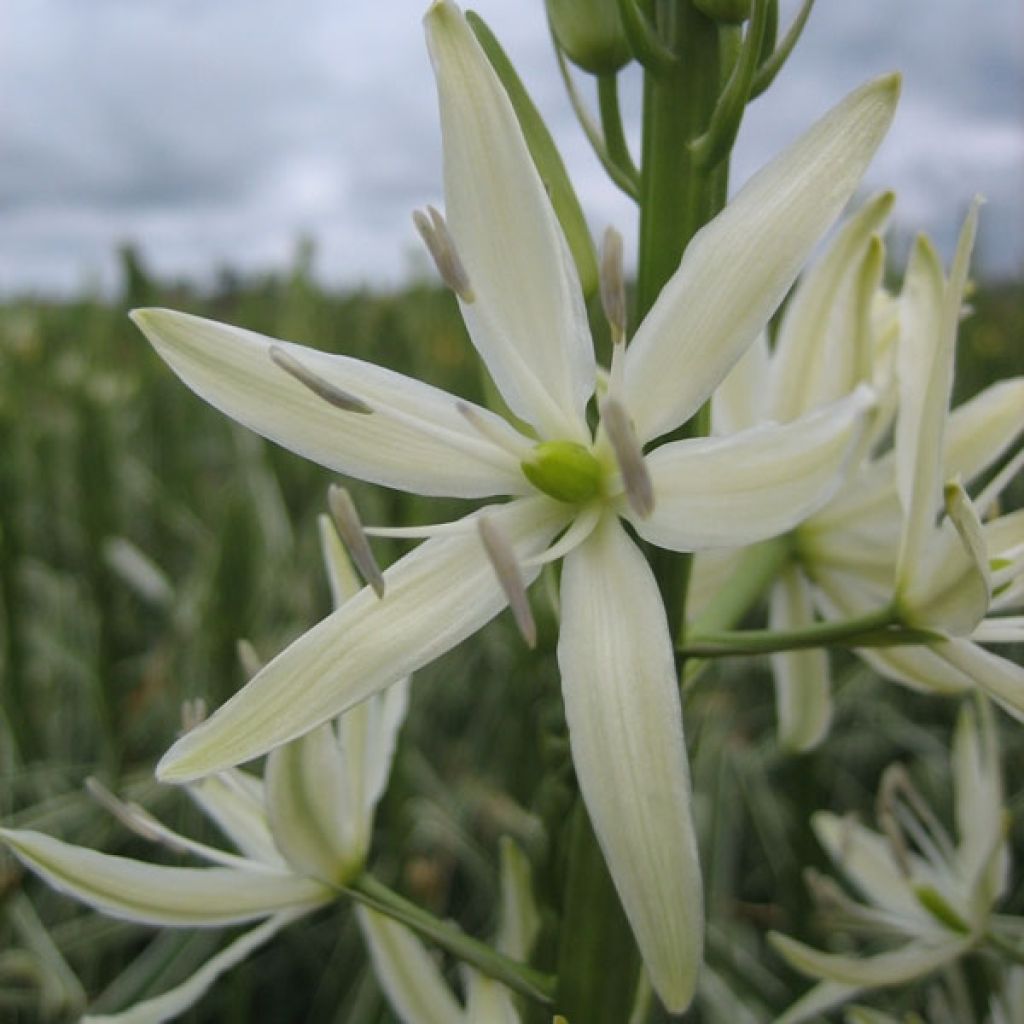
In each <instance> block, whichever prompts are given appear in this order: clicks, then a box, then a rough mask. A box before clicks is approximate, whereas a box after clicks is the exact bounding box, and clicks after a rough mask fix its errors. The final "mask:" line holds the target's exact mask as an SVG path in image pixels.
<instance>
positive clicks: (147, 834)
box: [85, 775, 184, 852]
mask: <svg viewBox="0 0 1024 1024" xmlns="http://www.w3.org/2000/svg"><path fill="white" fill-rule="evenodd" d="M85 788H86V790H88V792H89V796H91V797H92V798H93V800H95V801H96V803H98V804H99V805H100V806H101V807H102V808H103V809H104V810H105V811H106V812H107V813H108V814H110V815H111V816H112V817H113V818H115V819H116V820H117V821H119V822H120V823H121V824H122V825H124V827H125V828H126V829H128V831H129V832H134V833H135V834H136V835H137V836H141V837H142V838H143V839H146V840H148V841H149V842H151V843H166V844H167V845H168V846H172V845H176V844H172V843H171V842H169V841H168V839H167V836H166V834H165V830H164V829H163V828H162V827H161V825H160V823H159V822H158V821H157V820H156V819H155V818H153V817H151V816H150V815H149V813H148V812H147V811H145V810H144V809H143V808H142V807H140V806H139V805H138V804H135V803H128V802H126V801H124V800H121V799H119V798H118V797H116V796H114V794H113V793H111V792H110V790H109V789H107V787H106V786H104V785H103V783H102V782H100V780H99V779H97V778H95V777H94V776H92V775H90V776H89V777H88V778H87V779H86V780H85ZM176 848H177V849H178V851H179V852H182V851H183V850H184V847H182V846H180V845H177V847H176Z"/></svg>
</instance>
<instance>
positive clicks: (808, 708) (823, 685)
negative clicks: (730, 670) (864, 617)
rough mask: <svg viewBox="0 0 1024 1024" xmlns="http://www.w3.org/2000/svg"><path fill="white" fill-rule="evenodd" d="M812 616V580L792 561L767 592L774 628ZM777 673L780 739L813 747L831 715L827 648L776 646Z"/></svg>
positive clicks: (793, 747)
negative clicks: (808, 580)
mask: <svg viewBox="0 0 1024 1024" xmlns="http://www.w3.org/2000/svg"><path fill="white" fill-rule="evenodd" d="M813 622H814V610H813V608H812V606H811V593H810V586H809V584H808V582H807V580H806V578H805V577H804V575H803V574H802V573H801V572H800V571H799V570H797V569H795V568H793V567H792V566H790V567H788V568H787V569H786V570H785V571H784V572H783V573H782V575H781V576H780V577H779V579H778V581H777V582H776V583H775V586H774V587H773V588H772V593H771V610H770V618H769V625H770V627H771V628H772V629H777V630H791V629H803V628H804V627H805V626H809V625H811V624H812V623H813ZM771 663H772V672H773V673H774V675H775V713H776V716H777V718H778V737H779V745H780V746H781V747H783V748H784V749H786V750H790V751H794V752H797V753H800V752H803V751H807V750H811V749H813V748H814V747H816V746H817V745H818V744H819V743H820V742H821V741H822V739H824V737H825V736H826V735H827V733H828V727H829V723H830V722H831V721H832V683H831V679H830V676H829V668H828V652H827V651H826V650H825V649H824V648H820V647H819V648H814V649H812V650H807V651H780V652H778V653H776V654H773V655H772V656H771Z"/></svg>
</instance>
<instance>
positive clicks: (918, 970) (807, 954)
mask: <svg viewBox="0 0 1024 1024" xmlns="http://www.w3.org/2000/svg"><path fill="white" fill-rule="evenodd" d="M770 939H771V943H772V945H773V946H774V947H775V949H776V951H777V952H778V953H780V954H781V955H782V956H783V957H784V958H785V959H786V960H787V961H788V962H789V964H790V965H791V966H792V967H794V968H795V969H796V970H798V971H800V972H801V973H802V974H806V975H808V976H810V977H812V978H825V979H827V980H829V981H835V982H838V983H839V984H841V985H854V986H859V987H862V988H879V987H882V986H885V985H903V984H906V983H907V982H909V981H914V980H916V979H917V978H923V977H924V976H925V975H927V974H931V972H932V971H934V970H937V969H938V968H939V967H942V966H943V965H944V964H948V963H951V962H952V961H954V960H956V959H957V957H959V956H961V955H962V954H964V953H966V952H967V950H968V949H970V947H971V945H972V944H973V942H974V940H973V939H955V940H950V941H948V942H941V943H936V944H935V945H927V946H926V945H924V944H922V943H911V944H910V945H907V946H904V947H902V948H901V949H897V950H895V951H894V952H892V953H879V954H877V955H876V956H866V957H856V956H843V955H841V954H839V953H822V952H821V951H820V950H817V949H812V948H811V947H810V946H805V945H804V944H803V943H802V942H797V941H796V940H795V939H791V938H789V937H788V936H785V935H779V934H778V933H776V932H773V933H772V934H771V936H770Z"/></svg>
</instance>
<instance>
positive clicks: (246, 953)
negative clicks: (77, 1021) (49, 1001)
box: [81, 911, 303, 1024]
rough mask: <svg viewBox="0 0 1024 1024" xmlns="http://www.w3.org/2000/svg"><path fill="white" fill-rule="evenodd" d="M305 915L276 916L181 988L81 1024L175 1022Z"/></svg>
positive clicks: (89, 1017) (216, 957)
mask: <svg viewBox="0 0 1024 1024" xmlns="http://www.w3.org/2000/svg"><path fill="white" fill-rule="evenodd" d="M302 913H303V912H302V911H296V912H288V913H284V914H275V915H274V916H273V917H271V918H268V919H267V920H266V921H264V922H263V923H262V924H261V925H258V926H257V927H256V928H253V929H252V931H249V932H246V933H245V934H244V935H241V936H239V937H238V938H237V939H235V941H234V942H232V943H231V944H230V945H228V946H225V947H224V949H222V950H221V951H220V952H219V953H216V954H214V956H212V957H210V959H209V960H207V961H206V963H205V964H203V966H202V967H200V968H199V970H198V971H196V972H195V974H193V975H191V976H190V977H188V978H187V979H186V980H185V981H183V982H182V983H181V984H180V985H176V986H175V987H174V988H172V989H170V990H169V991H167V992H161V993H160V995H158V996H154V997H153V998H152V999H145V1000H143V1001H142V1002H141V1003H136V1004H135V1005H134V1006H130V1007H129V1008H128V1009H127V1010H122V1011H121V1012H120V1013H104V1014H86V1015H85V1016H84V1017H83V1018H82V1021H81V1024H163V1022H164V1021H167V1020H173V1019H174V1018H175V1017H177V1016H179V1015H180V1014H182V1013H184V1012H185V1011H186V1010H187V1009H189V1008H190V1007H192V1006H194V1005H195V1004H196V1003H197V1002H199V1000H200V999H202V998H203V996H204V995H206V993H207V992H208V991H209V990H210V987H211V986H212V985H213V984H214V982H216V981H217V979H218V978H220V977H221V976H222V975H224V974H226V973H227V972H228V971H230V970H231V969H232V968H233V967H235V966H237V965H238V964H240V963H241V962H242V961H243V960H245V959H247V958H248V957H250V956H251V955H252V954H253V953H254V952H256V950H257V949H259V948H260V946H263V945H265V944H266V943H267V942H269V941H270V940H271V939H272V938H273V937H274V936H275V935H276V934H277V933H278V932H279V931H280V930H281V929H282V928H286V927H287V926H288V925H290V924H291V923H292V922H293V921H295V920H296V919H297V918H299V917H301V916H302Z"/></svg>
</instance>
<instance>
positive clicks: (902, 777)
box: [878, 764, 956, 874]
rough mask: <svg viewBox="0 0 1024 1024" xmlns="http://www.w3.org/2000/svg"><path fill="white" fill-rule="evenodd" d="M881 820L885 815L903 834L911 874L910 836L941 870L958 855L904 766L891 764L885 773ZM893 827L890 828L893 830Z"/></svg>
mask: <svg viewBox="0 0 1024 1024" xmlns="http://www.w3.org/2000/svg"><path fill="white" fill-rule="evenodd" d="M878 808H879V814H878V817H879V823H880V824H881V823H882V816H883V815H884V816H885V817H886V818H887V819H889V821H890V822H891V825H890V826H889V828H891V829H894V830H895V831H896V832H898V833H899V836H900V842H901V843H902V845H903V848H904V858H905V862H906V865H907V874H909V873H910V872H909V852H908V846H907V836H908V835H909V837H910V838H911V839H913V840H914V842H915V843H916V844H917V848H918V849H919V850H920V851H921V853H922V854H924V856H925V857H926V858H927V859H928V860H929V861H930V862H931V863H932V865H933V866H934V867H935V868H936V869H937V870H940V871H941V870H943V868H944V867H945V865H947V864H950V863H952V862H953V861H954V859H955V857H956V851H955V849H954V847H953V843H952V841H951V840H950V838H949V836H948V835H947V834H946V830H945V829H944V828H943V827H942V823H941V822H940V821H939V819H938V818H936V817H935V813H934V812H933V811H932V809H931V808H930V807H929V806H928V803H927V801H926V800H925V799H924V797H922V796H921V794H920V793H919V792H918V791H917V789H916V787H915V786H914V784H913V782H911V780H910V776H909V775H908V774H907V771H906V769H905V768H904V767H903V765H900V764H893V765H890V766H889V767H888V768H887V769H886V770H885V772H884V774H883V775H882V783H881V786H880V787H879V791H878ZM889 828H887V829H886V831H889Z"/></svg>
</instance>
